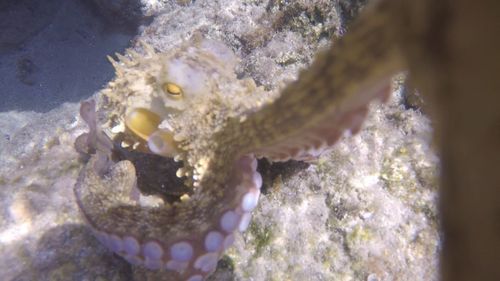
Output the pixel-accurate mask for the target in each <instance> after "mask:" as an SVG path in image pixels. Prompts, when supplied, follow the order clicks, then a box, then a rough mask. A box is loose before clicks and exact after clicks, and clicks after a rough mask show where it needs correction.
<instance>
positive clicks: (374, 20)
mask: <svg viewBox="0 0 500 281" xmlns="http://www.w3.org/2000/svg"><path fill="white" fill-rule="evenodd" d="M498 15H500V4H499V2H497V1H466V0H458V1H432V0H427V1H423V0H422V1H409V0H408V1H402V0H399V1H396V0H385V1H378V2H376V3H374V5H372V6H371V7H368V8H366V9H365V11H363V13H362V14H361V15H360V16H359V19H358V20H357V21H356V22H355V23H354V24H353V25H352V26H351V28H350V30H349V32H348V33H347V34H346V35H345V36H344V37H343V38H341V39H340V40H338V41H336V42H333V45H332V48H331V49H330V50H328V51H326V52H323V53H321V54H319V55H318V57H317V58H316V60H315V61H314V63H313V64H312V65H311V67H310V68H309V69H307V70H306V71H304V72H303V73H301V75H300V77H299V79H298V80H297V81H296V82H294V83H292V84H290V85H289V86H288V87H287V88H286V89H285V90H284V91H283V93H282V94H281V96H280V98H278V99H277V100H275V101H274V102H273V103H272V104H270V105H267V106H265V107H263V108H262V109H261V110H259V111H257V112H255V113H253V114H249V115H248V116H246V117H245V118H244V120H242V119H241V118H233V119H230V120H228V121H227V123H226V124H225V126H224V128H223V129H222V130H221V131H219V132H217V133H216V134H214V135H213V136H212V137H210V138H208V139H204V140H203V145H201V146H199V149H196V150H195V151H193V152H191V153H192V154H193V155H194V156H193V158H194V159H204V160H207V159H208V161H207V162H206V163H205V164H206V165H204V167H205V168H204V169H202V170H203V171H202V172H203V173H202V175H203V176H202V177H201V179H200V181H199V186H201V187H205V188H204V189H202V192H200V193H198V195H197V196H196V195H195V196H194V198H193V200H192V201H196V200H199V201H197V202H199V203H198V204H196V206H198V207H199V208H208V207H210V206H212V205H211V204H213V203H214V202H218V200H216V199H217V198H222V197H223V196H224V193H223V192H222V191H223V189H220V188H217V187H220V186H223V185H225V184H227V183H228V182H229V181H231V180H230V178H231V176H232V175H234V174H235V173H236V172H237V171H235V169H234V164H233V163H235V162H236V161H237V160H238V159H239V158H240V157H242V156H243V155H246V154H248V153H255V154H256V155H258V156H266V157H269V158H271V159H275V160H280V159H287V158H290V157H292V158H298V159H302V158H307V155H306V154H307V153H304V151H306V150H308V149H310V148H319V147H322V146H326V145H330V144H333V143H334V141H335V140H336V139H337V138H338V136H339V134H340V133H341V132H342V131H343V129H351V130H352V131H354V132H355V131H356V130H357V129H358V128H359V123H360V120H362V117H363V116H364V114H365V113H366V106H367V104H368V103H369V102H370V101H371V100H373V99H383V98H384V96H385V92H386V89H387V85H388V81H389V79H390V78H391V76H392V75H394V74H395V73H397V72H399V71H402V70H405V69H409V70H410V75H411V77H412V78H413V80H414V81H415V84H416V86H417V87H418V88H419V89H420V90H422V92H423V93H424V94H425V95H426V98H427V100H428V101H429V102H430V104H432V107H431V114H432V116H433V117H434V118H435V119H434V120H435V122H436V130H437V136H438V141H439V143H440V147H441V156H442V160H443V186H442V191H441V195H442V206H441V207H442V208H441V209H442V219H443V227H444V233H445V239H444V247H443V262H442V277H443V279H444V280H500V267H499V266H498V262H499V261H500V243H499V240H500V239H499V237H500V227H499V225H500V215H499V214H500V199H499V198H500V197H499V196H498V184H499V182H500V179H499V174H500V173H499V171H500V145H499V144H500V133H499V132H500V130H499V124H500V110H499V104H500V98H499V97H498V93H499V92H500V82H499V81H500V79H498V73H500V71H499V69H498V68H499V65H500V52H499V51H498V50H500V39H498V38H499V37H498V34H500V24H499V21H498ZM198 154H199V155H198ZM87 169H88V168H87ZM91 174H92V173H91ZM214 198H215V199H214ZM192 201H190V202H192ZM219 202H220V201H219ZM190 204H191V203H190ZM216 205H217V204H216ZM192 207H193V208H194V205H193V206H192ZM218 207H221V208H222V206H218ZM189 208H191V207H189ZM95 215H96V216H98V215H99V214H95ZM120 216H121V215H117V217H118V219H128V218H124V217H123V216H121V217H120ZM150 219H151V220H155V219H156V218H150ZM169 219H170V218H169ZM171 219H172V220H171V221H169V222H168V223H169V225H170V226H172V227H174V228H175V227H177V228H179V231H189V230H190V229H191V228H192V227H197V225H196V224H197V223H199V221H195V222H194V225H193V224H192V225H191V226H189V227H188V226H179V225H175V223H178V222H180V221H181V220H180V219H179V218H175V217H172V218H171ZM182 221H184V220H182ZM152 222H153V221H152ZM149 226H154V225H149ZM186 234H187V233H186ZM164 235H167V236H168V235H170V234H169V233H164Z"/></svg>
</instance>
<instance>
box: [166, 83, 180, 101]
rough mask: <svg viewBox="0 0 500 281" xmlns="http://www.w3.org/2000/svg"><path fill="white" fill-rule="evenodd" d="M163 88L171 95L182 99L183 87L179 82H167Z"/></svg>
mask: <svg viewBox="0 0 500 281" xmlns="http://www.w3.org/2000/svg"><path fill="white" fill-rule="evenodd" d="M162 89H163V92H164V93H165V94H168V95H169V96H170V97H173V98H176V99H180V98H182V96H183V92H182V89H181V87H179V86H178V85H177V84H174V83H169V82H167V83H164V84H163V85H162Z"/></svg>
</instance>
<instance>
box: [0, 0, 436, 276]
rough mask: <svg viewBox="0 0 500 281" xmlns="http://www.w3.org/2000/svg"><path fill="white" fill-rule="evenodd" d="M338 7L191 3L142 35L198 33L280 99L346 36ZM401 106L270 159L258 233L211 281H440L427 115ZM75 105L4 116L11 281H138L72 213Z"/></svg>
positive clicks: (177, 39)
mask: <svg viewBox="0 0 500 281" xmlns="http://www.w3.org/2000/svg"><path fill="white" fill-rule="evenodd" d="M123 3H126V1H125V2H123ZM353 3H354V2H353ZM337 4H338V3H337V2H331V1H296V2H294V3H288V2H286V1H269V2H267V1H248V2H245V3H237V2H236V1H229V0H228V1H220V2H216V3H214V2H213V1H196V2H195V3H194V4H192V5H190V6H187V7H185V6H182V7H181V6H175V7H174V8H173V9H172V10H168V11H166V12H165V13H164V14H161V15H159V16H157V17H156V18H155V19H154V21H153V22H152V23H151V25H149V26H147V27H145V28H144V29H143V32H142V34H141V35H140V36H139V38H140V39H141V40H144V41H146V42H148V43H150V44H151V45H153V46H154V47H156V48H157V49H159V50H168V49H169V48H170V47H171V46H173V45H177V44H180V43H181V42H182V41H183V40H185V39H187V38H189V37H190V36H192V35H193V34H195V33H201V34H203V35H204V36H206V37H208V38H211V39H216V40H219V41H222V42H224V43H225V44H226V45H228V46H230V47H231V48H232V49H233V50H234V51H235V52H236V53H237V55H238V56H239V57H240V58H241V63H240V69H239V75H240V76H242V77H244V76H250V77H252V78H254V79H255V80H256V81H257V82H258V83H260V84H261V85H264V86H265V87H266V88H267V89H269V90H278V89H279V88H280V86H281V85H282V84H283V83H284V81H289V80H291V79H294V78H295V77H296V75H297V73H298V71H299V69H300V68H302V67H305V66H306V65H307V64H308V63H309V62H310V61H311V59H312V56H313V54H314V53H315V52H316V51H317V50H318V49H319V48H321V47H323V46H325V45H326V44H328V42H329V37H330V36H336V35H338V34H339V33H340V32H341V31H343V30H345V28H346V27H345V26H344V25H343V24H344V22H343V21H342V17H340V16H339V15H340V14H343V13H344V14H345V11H342V10H337V7H339V6H338V5H337ZM343 7H345V6H343ZM400 104H401V98H400V94H399V93H395V95H394V97H393V98H392V99H391V100H390V102H389V104H388V105H384V106H380V105H375V106H373V107H372V109H373V110H372V111H371V114H370V115H369V118H368V120H367V122H366V124H365V126H364V128H365V129H364V130H362V131H361V132H360V134H359V135H357V136H354V137H351V138H347V137H346V138H344V139H342V140H341V142H340V143H338V144H337V146H336V147H335V149H334V150H333V151H332V152H330V153H328V154H325V155H323V156H322V157H321V158H320V159H318V161H317V162H316V163H312V164H304V163H298V162H289V163H284V164H279V165H272V166H270V165H268V164H266V162H265V161H261V162H260V165H259V166H260V167H259V169H260V172H261V173H262V174H263V176H264V193H263V195H262V196H261V200H260V204H259V206H258V207H257V209H256V210H255V214H254V218H253V222H252V223H251V226H250V231H247V232H246V233H245V234H244V235H242V236H238V237H237V239H236V246H235V247H234V248H233V249H232V250H231V251H230V252H229V253H228V254H227V255H226V256H225V258H224V259H223V260H222V261H220V262H219V266H218V270H217V272H216V273H215V274H214V276H213V277H212V280H371V281H372V280H412V279H416V280H436V279H437V273H436V272H437V261H438V257H437V255H438V250H439V237H438V231H437V220H436V216H437V215H436V191H437V190H436V189H437V183H436V178H437V175H436V174H437V171H436V166H437V158H436V156H435V155H434V154H433V153H432V150H431V149H430V147H429V143H430V134H431V129H430V126H429V122H428V120H427V119H426V118H425V117H424V116H422V115H420V114H419V113H418V112H416V111H413V110H407V109H405V108H404V107H403V106H401V105H400ZM77 108H78V107H77V105H75V104H71V105H63V106H61V107H59V108H58V109H55V110H52V111H50V112H48V113H45V114H34V113H13V112H8V113H1V114H0V120H2V123H0V129H1V131H2V132H1V133H2V134H1V135H0V136H1V137H2V141H1V142H0V145H1V148H0V149H1V151H0V153H1V155H2V157H1V159H0V198H2V203H1V206H2V209H1V210H0V217H1V220H0V221H1V223H0V272H2V276H3V278H4V279H5V280H34V279H36V280H130V277H129V276H131V274H132V272H133V269H132V268H131V266H130V265H129V264H128V263H126V262H125V261H123V260H121V259H120V258H118V257H116V256H114V255H112V254H111V253H110V252H108V251H106V250H105V248H104V247H103V246H101V245H100V244H99V243H98V242H97V240H95V239H94V238H93V236H92V235H91V234H90V232H89V230H88V228H86V226H85V225H84V224H83V221H82V218H81V217H80V212H79V210H78V208H77V206H76V204H75V200H74V196H73V191H72V189H73V184H74V182H75V181H76V177H77V174H78V172H79V170H80V168H81V162H80V161H79V158H78V154H77V153H76V152H75V151H74V149H73V146H72V144H73V141H74V139H75V137H76V136H77V135H79V134H81V133H82V132H83V131H84V130H86V128H85V126H84V125H83V122H82V121H81V120H79V118H77V117H76V116H77V112H78V109H77ZM136 274H140V271H138V272H136ZM136 280H142V277H141V276H140V275H136Z"/></svg>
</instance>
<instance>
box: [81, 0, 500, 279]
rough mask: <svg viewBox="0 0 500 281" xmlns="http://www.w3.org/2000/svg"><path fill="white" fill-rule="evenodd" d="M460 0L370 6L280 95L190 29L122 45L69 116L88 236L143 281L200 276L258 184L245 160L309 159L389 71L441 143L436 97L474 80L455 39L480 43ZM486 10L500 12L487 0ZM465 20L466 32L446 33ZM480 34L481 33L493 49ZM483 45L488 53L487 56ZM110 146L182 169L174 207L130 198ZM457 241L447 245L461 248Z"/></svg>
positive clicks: (129, 185)
mask: <svg viewBox="0 0 500 281" xmlns="http://www.w3.org/2000/svg"><path fill="white" fill-rule="evenodd" d="M465 2H467V1H457V3H448V2H444V1H438V3H435V1H430V0H429V1H392V0H382V1H374V2H373V3H371V5H370V6H369V7H367V8H366V9H365V10H364V11H363V12H362V14H361V15H360V16H359V17H358V19H357V20H356V21H355V22H354V23H353V24H352V26H351V27H350V29H349V32H348V33H347V34H345V35H344V36H343V37H342V38H339V39H336V40H335V41H334V42H333V44H332V47H331V48H330V49H328V50H325V51H323V52H321V53H319V54H318V55H317V57H316V58H315V60H314V62H313V63H312V64H311V66H310V67H309V68H308V69H306V70H304V71H302V72H301V73H300V75H299V78H298V79H297V81H295V82H293V83H291V84H290V85H288V86H287V87H286V88H285V89H284V90H283V91H282V92H281V93H280V94H279V96H275V95H273V94H272V93H268V92H266V91H264V90H263V89H262V88H260V87H258V86H256V84H255V83H254V82H253V81H252V80H251V79H238V77H237V76H236V74H235V73H234V66H235V65H236V64H237V58H236V57H235V56H234V54H233V53H232V52H231V50H230V49H229V48H228V47H226V46H224V45H223V44H222V43H218V42H216V41H212V40H208V39H203V38H201V37H196V38H193V39H192V40H191V41H190V42H186V43H185V44H184V45H182V46H180V47H178V48H176V49H173V50H170V51H169V52H163V53H159V52H156V51H155V50H154V49H153V48H152V47H150V46H149V45H147V44H143V48H142V49H143V52H142V53H136V52H134V51H131V50H130V51H128V52H127V54H126V55H118V60H117V61H115V60H113V59H111V61H112V63H113V65H114V67H115V70H116V78H115V79H114V80H113V81H112V82H110V83H109V85H108V86H107V87H106V88H105V89H103V90H102V91H101V94H100V100H99V101H98V106H97V107H98V110H97V112H96V104H95V102H94V101H87V102H83V103H82V106H81V110H80V113H81V116H82V118H83V119H84V120H85V121H86V122H87V123H88V126H89V129H90V130H89V132H88V133H85V134H83V135H81V136H80V137H79V138H78V139H77V141H76V147H77V149H78V150H79V151H80V152H83V153H85V154H87V155H89V160H88V162H87V164H86V165H85V167H84V168H83V170H82V171H81V174H80V176H79V179H78V181H77V184H76V186H75V195H76V198H77V202H78V205H79V207H80V209H81V210H82V213H83V215H84V217H85V218H86V220H87V221H88V224H89V226H90V228H91V229H92V231H93V233H94V235H95V236H96V238H97V239H98V240H99V241H100V242H102V244H104V245H105V246H106V247H108V248H109V249H110V250H111V251H113V252H114V253H116V254H118V255H119V256H121V257H122V258H123V259H125V260H126V261H128V262H130V263H131V264H133V265H136V266H138V267H139V268H143V269H145V272H146V273H145V276H146V275H147V274H149V272H152V271H158V272H159V274H160V275H158V276H163V277H161V278H160V277H158V280H160V279H161V280H188V281H197V280H198V281H199V280H205V279H206V278H207V277H208V276H209V275H210V274H211V273H212V272H213V271H214V270H215V269H216V266H217V262H218V260H219V259H220V258H221V256H222V255H223V253H224V251H225V250H227V249H228V248H229V247H231V245H232V244H233V242H234V237H235V235H236V233H237V232H243V231H245V230H246V229H247V228H248V226H249V223H250V221H251V215H252V211H253V210H254V209H255V208H256V207H257V204H258V200H259V196H260V188H261V186H262V177H261V175H260V174H259V172H258V171H257V160H256V159H257V158H267V159H269V160H271V161H287V160H290V159H295V160H311V159H314V158H315V157H317V156H318V155H320V154H321V153H323V152H324V151H327V150H328V148H330V147H331V146H332V145H334V144H335V142H336V141H337V140H338V139H339V138H340V137H341V136H342V135H344V134H346V133H348V134H349V133H350V134H354V133H356V132H358V131H359V130H360V129H361V125H362V122H363V119H364V118H365V116H366V115H367V114H368V105H369V104H370V103H371V102H373V101H382V102H383V101H385V100H386V99H387V98H388V96H389V93H390V83H391V78H392V77H393V76H394V75H395V74H397V73H399V72H401V71H404V70H407V69H409V70H410V77H411V78H412V80H413V81H414V82H415V84H416V85H417V86H418V87H419V89H421V90H422V91H423V92H424V93H428V94H427V95H428V96H426V98H428V99H429V101H430V104H433V105H436V107H437V108H438V110H435V111H432V112H434V113H433V114H434V115H433V117H434V118H435V120H437V124H436V130H437V131H438V138H442V139H444V140H448V139H449V138H448V137H446V136H444V135H440V132H441V133H442V132H450V129H449V128H450V126H451V125H450V124H452V123H453V122H452V120H453V119H454V117H457V116H459V115H456V114H455V115H453V114H454V113H453V111H451V113H447V111H445V110H442V109H439V108H440V106H441V108H442V107H443V106H442V104H443V101H442V100H443V95H444V94H442V93H451V91H455V92H456V93H458V94H455V96H458V97H459V98H460V97H462V96H463V95H461V93H463V90H462V89H461V88H460V87H459V86H464V87H466V88H467V87H469V86H470V85H473V86H477V85H479V84H478V83H476V80H474V79H475V78H474V77H475V76H473V78H470V77H469V78H468V79H460V77H464V76H463V75H464V73H469V72H467V71H465V70H464V69H465V68H463V64H464V63H466V62H467V59H464V58H467V57H468V55H470V54H471V53H470V51H469V50H467V49H464V48H460V47H462V46H468V45H467V44H466V41H467V40H462V39H463V38H465V37H466V36H469V37H470V38H474V39H477V40H483V39H484V38H483V37H481V36H479V35H476V34H474V33H473V32H470V30H468V29H466V27H467V25H468V24H471V21H470V18H471V12H468V10H467V9H466V8H464V7H468V6H467V4H464V3H465ZM482 2H486V1H482ZM473 6H474V5H473ZM486 6H487V5H486ZM490 6H491V7H490V10H491V11H499V10H500V9H499V5H498V4H491V5H490ZM474 7H475V8H477V9H480V10H481V11H488V10H486V8H478V6H477V5H475V6H474ZM486 14H487V15H490V17H489V18H488V17H486V18H487V19H490V18H494V16H493V17H491V15H493V14H494V13H486ZM489 22H490V23H491V21H489ZM463 28H465V31H464V32H465V33H464V34H465V35H463V34H462V35H457V33H456V31H457V30H458V29H463ZM467 32H469V33H467ZM490 36H491V34H490ZM490 38H493V37H490ZM490 38H487V39H484V40H483V41H485V42H488V43H491V44H492V45H493V46H494V45H495V43H498V42H497V41H498V40H497V41H494V40H493V39H490ZM447 40H448V41H447ZM496 45H498V44H496ZM454 46H458V47H454ZM485 46H486V47H485ZM482 47H484V48H486V50H487V51H488V52H487V53H489V54H491V53H492V52H491V50H494V49H492V48H490V49H488V48H489V45H488V44H485V45H483V46H482ZM481 58H482V59H483V61H482V62H485V60H484V58H483V57H481ZM485 65H490V64H488V63H485ZM461 71H462V72H461ZM493 73H494V72H493ZM460 75H462V76H460ZM488 77H489V76H488ZM489 78H491V77H489ZM489 78H488V79H487V81H494V79H489ZM471 81H474V82H471ZM467 83H469V84H467ZM474 83H475V84H474ZM496 85H497V84H496ZM467 89H470V87H469V88H467ZM483 89H486V91H487V92H488V90H491V89H490V88H484V87H483ZM493 89H494V87H493ZM496 89H498V87H497V88H496ZM441 92H442V93H441ZM490 92H491V91H490ZM451 107H452V108H453V105H451ZM455 113H456V112H455ZM450 116H451V117H450ZM496 116H498V114H497V115H496ZM459 120H462V119H461V118H459ZM459 124H467V123H459ZM461 128H468V127H467V126H466V125H463V126H462V127H461ZM458 131H459V132H466V131H467V130H466V129H463V130H461V129H458ZM454 135H457V134H454ZM467 138H468V136H467V135H464V139H467ZM451 150H453V148H445V149H443V150H442V153H443V162H444V173H445V175H444V178H445V184H444V186H445V187H444V188H445V190H446V186H447V184H446V183H447V182H454V181H453V180H452V179H450V180H449V181H446V176H447V171H449V170H447V169H448V168H449V167H448V166H447V164H449V163H451V162H447V161H448V160H450V159H453V158H454V156H451V157H450V156H449V155H455V154H450V151H451ZM117 151H122V154H126V153H124V152H123V151H133V152H135V153H143V154H144V155H151V156H159V157H162V158H168V159H174V160H175V161H176V162H178V163H182V166H181V167H179V168H178V170H177V172H176V175H177V177H179V178H183V179H184V183H183V185H182V187H181V188H180V190H181V191H180V194H182V195H180V196H178V198H177V200H174V201H171V202H169V201H168V200H166V199H165V198H160V200H156V201H155V200H152V201H151V200H150V201H147V200H141V195H140V192H139V191H138V187H137V186H138V184H137V183H138V178H137V176H136V168H138V167H135V166H134V164H132V162H131V161H129V160H127V159H124V158H123V157H121V158H120V157H117V156H116V154H117ZM485 157H486V158H488V157H489V156H485ZM488 171H489V170H488ZM448 176H449V177H450V175H449V174H448ZM453 176H454V175H451V177H453ZM486 185H487V186H488V183H487V184H486ZM489 186H491V183H490V185H489ZM446 202H448V201H446V200H445V206H444V209H443V215H444V216H445V219H444V225H445V230H446V226H447V225H449V224H453V223H454V221H453V220H451V219H450V220H447V219H446V215H447V214H448V213H449V212H448V211H447V205H446ZM479 209H481V208H479ZM486 215H488V214H486ZM467 223H469V224H470V223H471V222H465V223H464V224H467ZM478 227H479V228H483V229H487V226H478ZM459 228H460V227H459ZM464 231H465V232H467V230H464ZM486 231H487V230H486ZM445 240H446V239H445ZM457 241H460V239H459V240H447V242H446V243H451V245H453V246H456V247H457V249H462V248H461V246H460V243H458V242H457ZM473 243H481V242H473ZM449 245H450V244H446V245H445V247H444V257H445V262H444V265H443V267H444V272H445V273H444V276H445V278H450V279H448V280H466V279H457V278H452V277H453V276H455V275H454V272H455V270H456V269H457V268H459V264H460V262H458V263H454V262H456V258H454V259H449V260H447V259H446V257H449V256H450V255H451V253H452V252H454V251H455V252H456V251H457V250H456V249H455V248H453V247H452V248H450V246H449ZM488 252H489V251H488ZM458 259H460V258H458ZM493 260H494V259H492V261H493ZM491 268H494V267H491ZM447 269H449V270H447ZM485 276H486V275H485ZM455 277H456V276H455Z"/></svg>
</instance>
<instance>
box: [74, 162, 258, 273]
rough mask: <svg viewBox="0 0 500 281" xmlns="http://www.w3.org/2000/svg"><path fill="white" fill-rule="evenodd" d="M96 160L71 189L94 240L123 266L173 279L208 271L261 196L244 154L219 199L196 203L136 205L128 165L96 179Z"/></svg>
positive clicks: (253, 165)
mask: <svg viewBox="0 0 500 281" xmlns="http://www.w3.org/2000/svg"><path fill="white" fill-rule="evenodd" d="M97 158H98V157H97V156H93V157H92V158H91V159H90V161H89V162H88V164H87V165H86V167H85V168H84V170H83V171H82V173H81V175H80V178H81V180H80V181H79V182H78V184H77V185H76V187H75V194H76V198H77V199H78V200H77V202H78V205H79V206H80V208H81V209H82V210H83V213H84V215H85V218H86V219H87V221H88V223H89V225H90V226H91V228H92V231H93V232H94V234H95V236H96V237H97V239H98V240H99V241H100V242H102V244H104V245H105V246H106V247H108V248H109V249H110V250H112V251H113V252H115V253H117V254H118V255H120V256H122V257H123V258H124V259H125V260H127V261H128V262H130V263H132V264H135V265H141V266H144V267H146V268H148V269H151V270H164V271H175V272H177V274H178V276H177V278H181V277H182V278H189V276H193V275H200V276H207V275H208V274H210V273H211V272H213V271H214V270H215V267H216V265H217V261H218V260H219V258H220V257H221V255H222V253H223V252H224V251H225V250H226V249H227V248H228V247H230V246H231V245H232V243H233V242H234V233H235V232H236V231H245V230H246V228H247V227H248V224H249V222H250V217H251V211H252V210H253V209H254V208H255V207H256V205H257V200H258V198H259V195H260V186H261V184H262V179H261V177H260V175H259V173H258V172H257V171H256V167H257V163H256V160H255V158H254V157H251V156H243V157H241V158H239V159H238V161H236V163H235V169H233V172H232V173H231V174H230V175H229V177H228V180H227V182H225V183H224V186H220V191H221V192H223V193H224V194H225V196H223V197H222V198H217V200H216V198H215V197H212V199H213V200H207V198H209V197H207V196H203V199H201V198H197V197H201V195H200V194H197V193H195V194H194V195H193V200H190V201H189V202H183V203H182V204H174V205H173V206H166V205H165V206H155V207H145V206H140V205H139V203H138V202H137V201H135V200H133V199H132V197H131V194H132V192H133V189H134V188H135V184H136V177H135V169H134V166H133V165H132V163H130V162H129V161H120V162H118V163H116V164H113V165H112V166H111V167H110V169H109V171H108V172H107V173H105V174H104V176H101V175H99V174H97V173H96V172H95V169H94V166H95V165H96V162H97V161H98V159H97ZM110 186H112V187H113V189H110V188H109V187H110ZM197 199H198V200H197ZM208 210H210V211H208ZM151 225H154V226H156V227H155V228H151V227H148V226H151Z"/></svg>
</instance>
